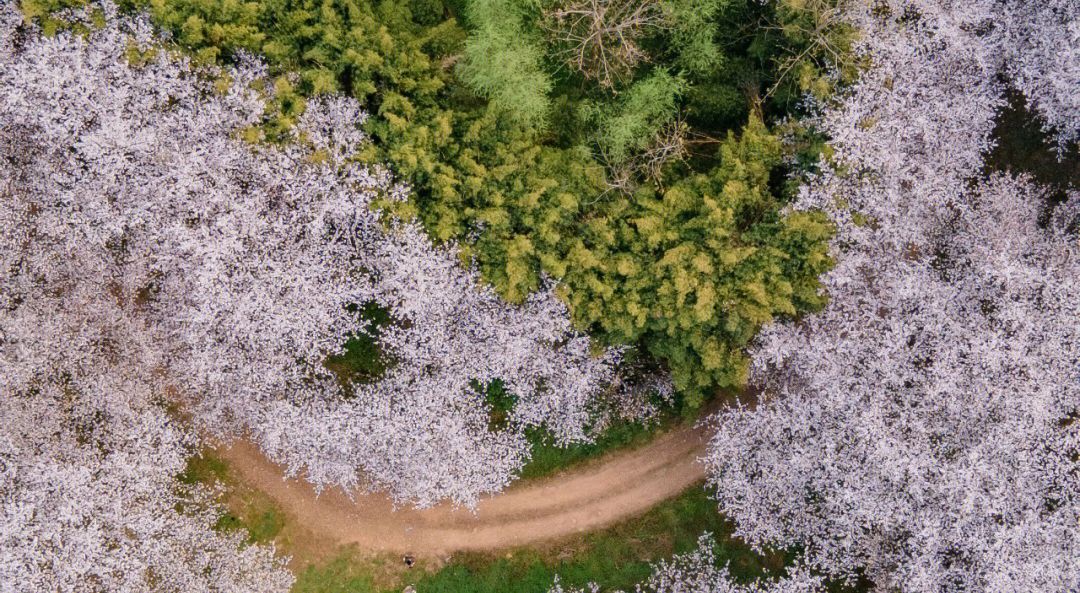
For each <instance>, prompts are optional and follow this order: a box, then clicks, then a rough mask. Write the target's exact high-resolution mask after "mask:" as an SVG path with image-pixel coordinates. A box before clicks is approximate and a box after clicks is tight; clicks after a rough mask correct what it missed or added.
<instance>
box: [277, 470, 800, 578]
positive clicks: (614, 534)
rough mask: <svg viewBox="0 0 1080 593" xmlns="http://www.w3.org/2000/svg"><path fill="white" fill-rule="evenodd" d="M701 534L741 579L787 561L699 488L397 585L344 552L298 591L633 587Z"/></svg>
mask: <svg viewBox="0 0 1080 593" xmlns="http://www.w3.org/2000/svg"><path fill="white" fill-rule="evenodd" d="M704 531H709V532H712V533H713V534H714V539H715V541H716V552H717V560H718V562H720V563H721V564H724V563H728V562H730V569H731V572H732V574H733V575H734V576H735V577H736V578H738V579H742V580H749V579H752V578H755V577H760V576H765V575H767V574H775V573H776V572H777V571H779V570H781V569H782V567H783V566H784V565H785V563H786V562H787V561H788V558H787V557H786V556H785V555H784V554H780V553H773V554H770V555H768V556H760V555H758V554H755V553H754V552H753V551H752V550H750V549H749V547H747V546H746V545H744V544H742V543H741V542H739V541H738V540H736V539H733V538H732V537H731V526H730V525H729V524H728V523H727V522H726V521H724V519H723V518H722V517H721V516H720V515H719V514H718V513H717V512H716V504H715V502H714V501H712V500H711V499H710V498H709V497H708V496H707V495H706V493H705V491H704V489H703V488H701V487H700V486H698V487H694V488H691V489H690V490H688V491H687V492H685V493H684V494H682V495H681V496H679V497H677V498H675V499H673V500H670V501H668V502H665V503H663V504H661V505H659V506H657V507H656V508H654V509H653V510H651V511H650V512H648V513H647V514H645V515H643V516H641V517H638V518H635V519H631V520H629V521H626V522H624V523H622V524H620V525H617V526H615V527H613V528H610V529H608V530H605V531H600V532H597V533H593V534H589V535H585V536H581V537H577V538H574V539H571V540H567V541H565V542H562V543H559V544H553V545H546V546H540V547H535V548H521V549H516V550H512V551H510V552H508V553H502V554H479V553H468V554H459V555H457V556H456V557H454V558H453V559H452V560H451V561H450V562H449V563H448V564H446V565H445V566H443V567H442V568H440V569H438V570H436V571H434V572H430V573H425V572H423V571H422V570H420V569H413V571H411V572H406V573H403V574H401V576H400V577H399V579H400V582H398V583H396V584H394V585H392V586H383V587H378V586H376V585H375V584H373V583H374V580H373V579H372V577H371V576H370V575H369V574H368V573H366V572H365V569H364V566H363V561H362V560H355V559H354V555H353V554H351V553H349V552H346V553H345V554H343V555H342V556H340V557H338V558H337V559H335V560H333V561H331V562H329V563H327V564H325V565H323V566H312V567H308V568H307V569H306V570H304V571H303V572H302V573H301V574H300V575H299V576H298V579H297V584H296V586H295V587H294V589H293V591H294V592H295V593H338V592H341V593H344V592H346V591H348V592H350V593H390V592H394V591H401V590H402V588H403V587H404V586H405V585H407V584H413V585H415V586H416V589H417V591H423V592H424V593H546V592H547V591H548V589H549V588H550V587H551V584H552V582H553V581H554V579H555V576H556V575H559V578H560V580H561V581H562V582H563V583H564V584H566V585H570V586H581V585H584V584H586V583H588V582H596V583H599V584H600V585H601V586H603V587H604V589H605V590H611V589H616V588H624V589H625V588H630V589H632V588H633V585H634V584H635V583H637V582H639V581H641V580H643V579H645V578H647V577H648V576H649V574H650V573H651V570H652V569H651V564H652V563H653V562H655V561H657V560H659V559H662V558H669V557H670V556H671V555H672V554H678V553H683V552H687V551H690V550H692V549H694V548H695V547H696V544H697V539H698V537H699V536H700V535H701V533H702V532H704Z"/></svg>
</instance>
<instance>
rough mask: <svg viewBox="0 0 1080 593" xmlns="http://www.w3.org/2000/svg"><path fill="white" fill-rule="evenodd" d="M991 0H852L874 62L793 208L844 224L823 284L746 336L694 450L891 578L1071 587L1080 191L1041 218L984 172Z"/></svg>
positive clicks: (836, 559) (725, 494) (735, 510)
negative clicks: (749, 356)
mask: <svg viewBox="0 0 1080 593" xmlns="http://www.w3.org/2000/svg"><path fill="white" fill-rule="evenodd" d="M999 10H1000V4H999V3H996V2H988V1H987V2H978V1H976V2H963V3H949V2H941V3H938V2H932V1H929V0H927V1H919V2H878V3H873V4H872V5H868V6H863V5H862V4H857V5H855V6H853V8H852V15H851V18H852V19H853V20H854V21H855V22H856V23H858V24H859V25H860V27H861V28H862V29H863V49H864V51H866V52H867V54H868V56H869V57H870V58H871V60H872V63H873V65H872V67H871V69H870V70H869V71H868V72H866V73H865V75H864V76H863V78H862V79H861V80H860V82H859V83H858V84H857V85H855V87H854V88H853V89H852V91H851V94H850V95H849V96H847V97H845V98H844V99H843V100H842V101H841V102H840V104H839V105H838V106H836V107H835V108H833V109H830V110H827V111H826V112H825V113H824V114H823V116H822V120H821V124H822V127H823V128H824V130H825V131H826V132H827V133H829V135H830V136H831V137H832V138H833V139H834V145H835V148H836V152H837V156H838V158H837V160H836V161H835V163H836V165H838V167H837V170H839V171H840V172H836V170H828V171H826V172H825V173H824V174H823V175H822V176H821V177H820V178H819V179H817V180H816V181H815V182H813V183H811V184H810V185H809V186H807V187H806V188H804V190H803V193H802V195H801V196H800V203H799V206H800V207H818V208H824V209H826V210H828V211H829V212H830V213H831V214H832V216H833V217H834V219H835V220H836V221H837V222H838V225H839V232H838V235H837V238H836V243H835V252H836V255H837V266H836V268H835V269H834V270H833V271H832V272H830V273H829V274H828V275H827V276H826V277H825V286H826V289H827V290H828V291H829V294H830V298H831V300H830V303H829V305H828V307H827V308H826V310H825V311H824V312H823V313H821V314H820V315H812V316H808V317H807V318H805V319H803V320H801V321H800V322H799V323H797V324H788V325H777V326H773V327H771V328H769V329H767V330H766V331H765V332H764V333H763V334H762V335H761V336H760V339H759V340H758V344H757V346H756V348H755V352H754V364H753V369H752V376H753V381H754V382H755V383H757V384H759V385H760V386H761V387H762V388H763V396H762V399H761V401H760V402H759V404H758V405H757V407H756V408H753V409H748V408H743V409H733V410H729V411H727V412H724V413H722V414H721V415H719V417H718V418H717V419H716V424H717V434H716V436H715V437H714V439H713V441H712V442H711V445H710V449H709V454H708V459H707V461H708V463H709V465H710V469H711V472H710V473H711V483H712V484H713V486H714V487H715V488H716V492H717V498H718V500H719V502H720V507H721V510H722V511H723V512H725V513H727V514H728V515H729V516H731V518H732V519H733V520H735V521H736V523H737V525H738V532H737V533H738V534H739V535H740V536H742V537H744V538H745V539H747V540H748V541H750V542H752V543H754V544H756V545H761V546H774V547H787V546H800V547H801V548H802V549H803V550H804V551H805V560H806V561H807V562H808V564H809V565H810V566H812V567H813V568H814V569H815V570H817V571H820V572H823V573H827V574H830V575H834V576H838V577H842V576H850V575H855V574H859V573H863V574H865V575H866V576H868V577H869V578H870V579H872V581H873V582H874V583H875V584H876V585H877V588H878V590H882V591H905V592H920V593H921V592H926V593H930V592H944V591H948V592H952V591H956V592H961V591H962V592H968V591H970V592H976V591H979V592H995V593H997V592H1001V593H1007V592H1015V591H1040V592H1047V593H1049V592H1062V593H1064V592H1071V591H1075V590H1076V588H1077V586H1078V584H1080V529H1078V525H1080V506H1078V502H1080V467H1078V465H1077V457H1076V456H1077V454H1078V453H1080V425H1078V423H1077V421H1076V417H1077V414H1078V413H1080V382H1078V380H1080V374H1078V371H1080V368H1078V365H1080V301H1078V300H1077V296H1078V295H1080V253H1078V240H1077V236H1076V234H1075V228H1076V226H1075V225H1076V221H1077V218H1076V216H1075V214H1076V212H1077V207H1078V206H1080V196H1078V195H1073V196H1072V197H1071V199H1070V201H1069V202H1068V203H1066V204H1064V205H1060V206H1058V207H1057V208H1056V209H1055V215H1054V216H1052V217H1051V219H1050V220H1049V222H1048V224H1046V225H1044V226H1040V224H1039V220H1040V215H1041V213H1042V211H1043V208H1044V204H1045V195H1044V192H1043V191H1042V190H1040V189H1039V188H1037V187H1035V186H1034V185H1033V184H1032V183H1031V182H1030V181H1029V180H1028V179H1026V178H1013V177H1007V176H994V177H991V178H989V179H986V178H984V177H983V173H982V155H983V154H984V153H985V152H986V150H987V149H988V148H989V146H990V139H989V134H990V130H991V128H992V125H993V118H994V115H995V112H996V110H997V109H998V108H999V107H1000V106H1001V105H1002V102H1003V100H1002V93H1003V90H1004V89H1003V88H1002V83H1001V82H999V80H1000V79H999V77H998V74H999V73H1000V72H1002V68H1003V65H1004V62H1003V59H1004V58H1005V57H1007V55H1006V54H1004V53H1003V52H1002V51H1001V44H1000V40H996V39H993V38H992V35H989V34H988V33H987V31H993V30H994V28H995V26H998V25H999V23H997V22H996V20H995V19H997V18H1000V16H999V15H1000V13H999V12H998V11H999ZM1033 10H1035V9H1034V8H1033ZM1063 57H1064V58H1065V59H1068V53H1067V50H1066V53H1065V54H1064V56H1063Z"/></svg>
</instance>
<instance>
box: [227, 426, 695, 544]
mask: <svg viewBox="0 0 1080 593" xmlns="http://www.w3.org/2000/svg"><path fill="white" fill-rule="evenodd" d="M706 439H707V437H706V429H705V428H701V427H697V428H691V427H684V428H678V429H675V430H672V431H670V432H668V433H665V434H663V435H661V436H659V437H657V438H656V439H654V440H653V441H652V442H650V443H649V444H647V445H645V446H643V447H640V448H637V449H633V450H629V451H623V452H618V453H615V454H612V455H609V456H606V457H603V458H601V459H599V460H597V461H596V462H593V463H588V464H586V465H584V466H583V467H580V468H576V469H572V470H569V471H565V472H562V473H560V474H556V475H554V476H552V477H550V478H545V479H542V480H530V481H527V482H521V483H518V484H516V485H513V486H511V487H510V488H508V489H507V490H505V491H504V492H502V493H500V494H497V495H495V496H492V497H489V498H487V499H484V500H482V501H481V502H480V504H479V505H478V506H477V508H476V510H475V512H473V511H471V510H469V509H465V508H461V507H454V506H451V505H448V504H447V505H439V506H436V507H433V508H429V509H423V510H417V509H413V508H398V509H394V505H393V504H392V503H391V501H390V499H389V498H387V497H386V496H384V495H381V494H356V495H354V497H353V498H352V499H350V498H349V497H348V496H346V495H345V493H344V492H343V491H341V490H340V489H328V490H324V491H323V492H322V494H320V495H316V494H315V490H314V489H313V488H312V487H311V485H310V484H308V483H307V482H305V481H303V480H299V479H285V478H284V473H283V472H282V470H281V469H280V468H279V467H278V466H276V465H274V464H273V463H271V462H270V461H269V460H267V459H266V457H265V456H263V454H262V453H261V452H260V451H259V449H258V448H257V447H256V446H255V445H253V444H252V443H250V442H247V441H237V442H235V443H233V444H232V445H231V446H229V447H223V448H220V449H218V451H217V453H218V454H219V455H221V456H222V457H223V458H224V459H225V460H227V461H228V462H229V465H230V469H231V471H232V473H233V474H234V475H235V476H236V477H237V478H239V479H240V480H241V481H243V482H245V483H246V484H247V485H249V486H251V487H253V488H255V489H258V490H260V491H262V492H264V493H266V494H267V495H268V496H269V497H270V498H271V499H273V500H274V502H275V503H277V504H278V505H279V506H280V507H281V508H282V510H284V511H285V512H286V513H288V514H290V515H291V516H292V518H293V519H294V520H295V521H296V522H297V523H298V524H299V525H302V526H303V527H305V528H306V529H308V530H310V531H312V532H313V533H317V534H319V535H320V536H322V537H325V538H328V539H330V540H334V541H336V542H337V543H339V544H356V545H357V546H358V547H359V548H360V549H362V550H366V551H371V552H393V553H413V554H418V555H425V556H427V555H443V554H448V553H452V552H456V551H463V550H495V549H501V548H510V547H515V546H522V545H526V544H532V543H537V542H542V541H545V540H550V539H555V538H559V537H563V536H568V535H573V534H576V533H581V532H586V531H592V530H596V529H599V528H602V527H606V526H609V525H611V524H613V523H616V522H618V521H620V520H622V519H626V518H630V517H633V516H635V515H639V514H642V513H644V512H645V511H647V510H648V509H649V508H651V507H653V506H654V505H656V504H657V503H660V502H662V501H664V500H667V499H669V498H672V497H674V496H676V495H677V494H679V493H681V492H683V491H684V490H686V489H687V488H689V487H690V486H692V485H694V484H696V483H698V482H700V481H701V480H703V479H704V478H705V467H704V466H703V465H702V464H701V463H700V462H699V461H698V458H699V457H701V456H702V455H704V453H705V442H706Z"/></svg>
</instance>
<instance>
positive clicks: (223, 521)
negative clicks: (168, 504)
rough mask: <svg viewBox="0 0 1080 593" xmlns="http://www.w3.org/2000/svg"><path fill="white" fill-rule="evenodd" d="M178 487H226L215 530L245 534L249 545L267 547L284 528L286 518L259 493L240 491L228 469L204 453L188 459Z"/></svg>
mask: <svg viewBox="0 0 1080 593" xmlns="http://www.w3.org/2000/svg"><path fill="white" fill-rule="evenodd" d="M177 479H178V480H179V481H180V483H181V484H187V485H194V484H203V485H206V486H213V485H220V486H224V487H225V494H223V495H222V497H221V498H220V500H219V502H220V503H221V504H222V505H223V506H224V507H225V509H226V510H225V512H224V513H223V514H222V515H221V516H220V517H218V520H217V522H216V523H215V524H214V529H216V530H218V531H235V530H238V529H243V530H245V531H246V532H247V536H248V537H247V540H248V542H250V543H267V542H270V541H273V540H274V538H276V537H277V536H278V534H280V533H281V531H282V529H284V528H285V522H286V521H285V514H284V513H282V512H281V509H279V508H278V507H277V505H275V504H274V503H273V501H271V500H270V498H269V497H267V496H266V495H265V494H262V493H261V492H256V491H254V490H250V489H247V488H243V487H242V486H241V485H239V484H237V483H236V482H235V481H234V480H232V478H231V477H230V475H229V466H228V464H227V463H226V462H225V461H224V460H222V459H221V458H219V457H217V456H215V455H214V454H212V453H210V452H203V453H202V454H200V455H194V456H192V457H191V458H189V459H188V462H187V467H185V468H184V471H183V472H182V473H181V474H180V475H179V476H178V477H177Z"/></svg>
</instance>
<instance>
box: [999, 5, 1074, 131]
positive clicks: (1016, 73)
mask: <svg viewBox="0 0 1080 593" xmlns="http://www.w3.org/2000/svg"><path fill="white" fill-rule="evenodd" d="M1000 10H1001V13H1000V16H999V17H998V18H997V19H996V24H998V27H996V30H995V31H994V34H996V35H998V37H999V39H1000V44H1001V46H1002V51H1003V52H1004V53H1005V54H1006V56H1007V58H1006V60H1007V68H1008V71H1009V74H1010V80H1011V82H1012V84H1014V85H1016V86H1017V88H1019V89H1020V90H1021V91H1022V92H1023V93H1024V96H1025V97H1027V100H1028V102H1029V103H1030V104H1032V105H1033V106H1034V107H1035V109H1036V110H1037V111H1038V112H1039V113H1041V114H1042V116H1043V118H1044V121H1045V123H1046V128H1047V129H1048V130H1050V131H1052V132H1054V133H1055V135H1056V137H1057V139H1058V144H1059V146H1060V147H1061V148H1062V149H1065V148H1066V147H1067V146H1068V145H1069V144H1070V143H1072V144H1073V146H1075V143H1076V141H1077V140H1080V93H1077V91H1076V89H1078V88H1080V4H1078V3H1076V2H1072V1H1070V0H1036V1H1024V0H1010V1H1006V2H1002V5H1001V9H1000Z"/></svg>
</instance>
